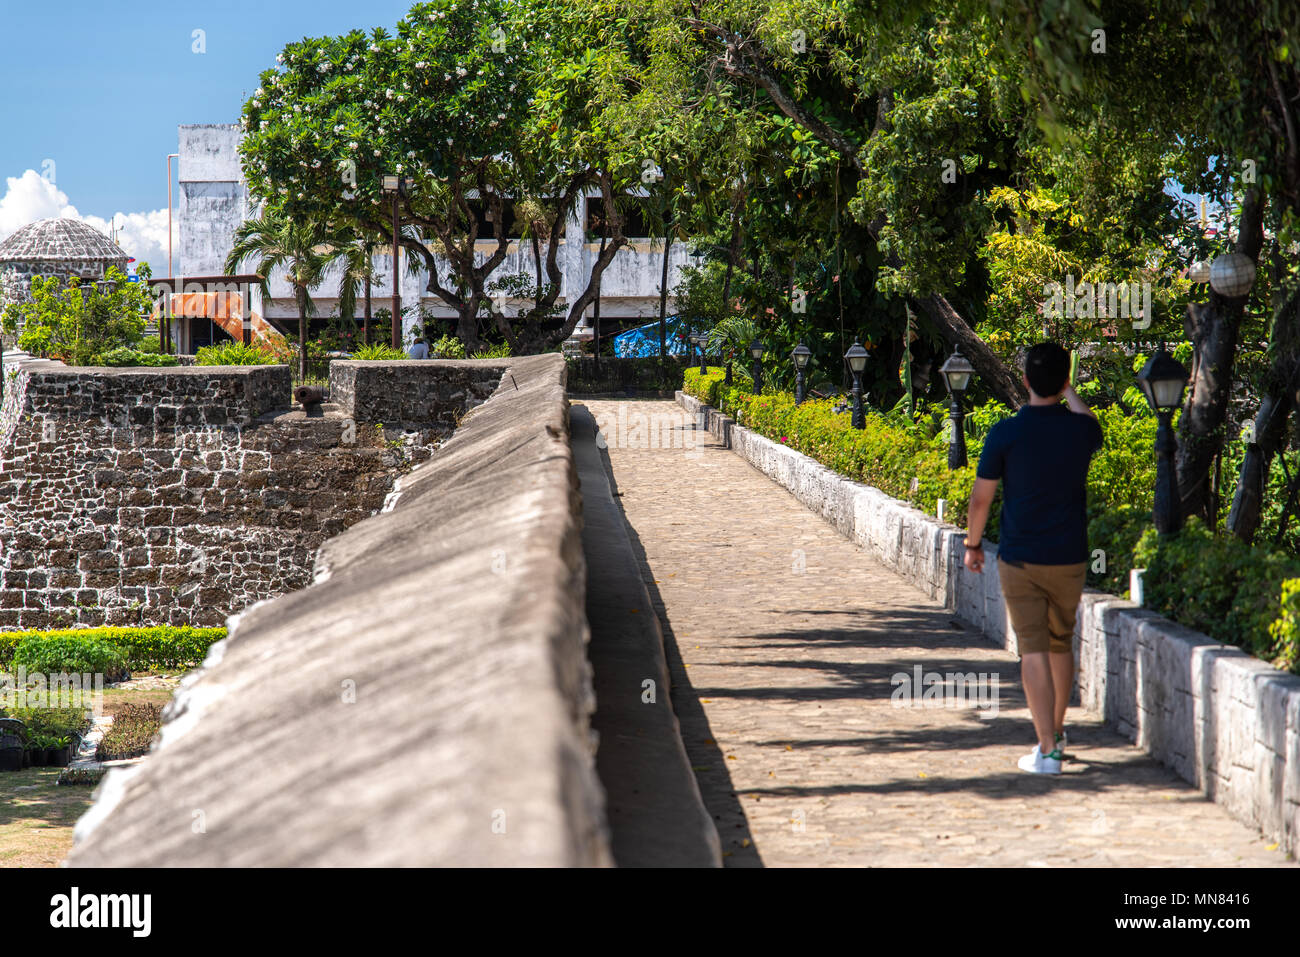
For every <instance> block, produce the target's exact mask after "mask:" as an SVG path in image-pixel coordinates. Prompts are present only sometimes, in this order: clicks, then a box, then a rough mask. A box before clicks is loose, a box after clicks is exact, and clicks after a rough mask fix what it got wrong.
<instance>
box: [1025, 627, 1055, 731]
mask: <svg viewBox="0 0 1300 957" xmlns="http://www.w3.org/2000/svg"><path fill="white" fill-rule="evenodd" d="M1048 657H1049V655H1048V653H1047V652H1046V651H1031V652H1028V653H1026V654H1023V655H1021V656H1020V680H1021V682H1022V683H1023V684H1024V686H1025V698H1026V699H1028V701H1029V713H1030V715H1031V716H1032V717H1033V719H1034V731H1035V733H1037V735H1038V747H1039V750H1040V751H1042V753H1043V754H1050V753H1051V751H1052V749H1053V748H1055V747H1056V744H1055V740H1056V736H1055V734H1054V732H1055V730H1056V729H1055V728H1054V727H1053V726H1052V722H1053V720H1054V715H1055V713H1056V690H1055V688H1054V687H1053V681H1052V678H1053V675H1052V669H1051V666H1050V665H1049V664H1048V662H1047V659H1048ZM1050 657H1056V656H1055V655H1052V656H1050Z"/></svg>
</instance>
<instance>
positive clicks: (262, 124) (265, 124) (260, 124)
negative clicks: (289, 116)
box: [258, 120, 267, 130]
mask: <svg viewBox="0 0 1300 957" xmlns="http://www.w3.org/2000/svg"><path fill="white" fill-rule="evenodd" d="M258 127H259V128H260V129H263V130H264V129H266V127H267V122H266V120H263V121H262V122H261V123H259V124H258Z"/></svg>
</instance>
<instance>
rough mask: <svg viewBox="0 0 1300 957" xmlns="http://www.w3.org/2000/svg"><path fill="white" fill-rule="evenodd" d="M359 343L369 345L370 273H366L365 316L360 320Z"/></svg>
mask: <svg viewBox="0 0 1300 957" xmlns="http://www.w3.org/2000/svg"><path fill="white" fill-rule="evenodd" d="M361 341H362V342H363V343H365V344H366V345H370V272H369V270H367V271H366V314H365V316H363V317H362V319H361Z"/></svg>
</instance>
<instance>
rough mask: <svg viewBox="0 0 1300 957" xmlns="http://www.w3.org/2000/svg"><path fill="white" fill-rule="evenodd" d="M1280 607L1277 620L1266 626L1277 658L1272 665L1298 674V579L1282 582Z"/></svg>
mask: <svg viewBox="0 0 1300 957" xmlns="http://www.w3.org/2000/svg"><path fill="white" fill-rule="evenodd" d="M1281 605H1282V607H1281V613H1280V614H1279V615H1278V617H1277V620H1276V621H1274V622H1273V623H1272V624H1270V625H1269V626H1268V634H1269V637H1270V638H1271V639H1272V641H1273V652H1274V654H1276V656H1277V657H1276V658H1275V659H1274V660H1273V664H1275V665H1277V666H1278V667H1279V668H1286V669H1288V670H1290V671H1295V672H1300V578H1288V579H1286V580H1285V581H1283V582H1282V602H1281Z"/></svg>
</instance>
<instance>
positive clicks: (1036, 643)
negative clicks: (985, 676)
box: [998, 559, 1056, 754]
mask: <svg viewBox="0 0 1300 957" xmlns="http://www.w3.org/2000/svg"><path fill="white" fill-rule="evenodd" d="M998 581H999V582H1000V583H1001V586H1002V597H1003V598H1004V599H1005V602H1006V607H1007V616H1008V617H1009V618H1010V619H1011V626H1012V627H1013V628H1015V630H1016V641H1017V643H1018V645H1019V650H1020V680H1021V683H1022V684H1023V685H1024V686H1025V700H1026V701H1028V702H1029V714H1030V715H1031V716H1032V717H1033V720H1034V732H1035V733H1036V734H1037V735H1038V746H1039V748H1040V749H1041V751H1042V753H1043V754H1049V753H1050V752H1051V751H1052V749H1053V748H1054V747H1055V734H1054V732H1055V730H1056V729H1055V728H1054V727H1053V722H1054V721H1055V714H1056V690H1055V688H1054V686H1053V682H1052V669H1051V666H1050V664H1049V663H1048V660H1047V659H1048V647H1049V644H1050V642H1051V632H1050V630H1049V627H1048V613H1049V598H1048V595H1047V593H1046V592H1045V591H1043V590H1042V589H1041V588H1039V587H1038V586H1037V585H1035V584H1034V583H1033V582H1032V581H1030V579H1029V575H1028V574H1026V572H1025V569H1024V568H1021V567H1018V566H1016V565H1009V564H1007V563H1006V562H1005V561H1002V560H1001V559H999V560H998Z"/></svg>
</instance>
